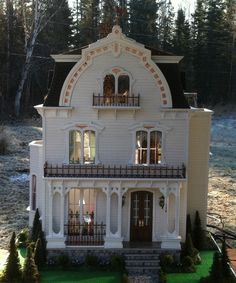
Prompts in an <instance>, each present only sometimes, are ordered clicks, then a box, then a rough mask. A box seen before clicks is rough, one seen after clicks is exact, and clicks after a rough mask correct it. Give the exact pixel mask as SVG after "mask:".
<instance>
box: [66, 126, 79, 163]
mask: <svg viewBox="0 0 236 283" xmlns="http://www.w3.org/2000/svg"><path fill="white" fill-rule="evenodd" d="M69 162H70V163H80V162H81V133H80V132H79V131H70V134H69Z"/></svg>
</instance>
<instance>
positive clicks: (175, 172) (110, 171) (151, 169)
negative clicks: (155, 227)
mask: <svg viewBox="0 0 236 283" xmlns="http://www.w3.org/2000/svg"><path fill="white" fill-rule="evenodd" d="M44 177H57V178H58V177H63V178H113V179H114V178H119V179H185V178H186V168H185V165H182V166H167V165H165V166H161V165H149V166H148V165H128V166H115V165H114V166H107V165H79V164H68V165H65V164H61V165H50V164H48V163H47V162H46V163H45V165H44Z"/></svg>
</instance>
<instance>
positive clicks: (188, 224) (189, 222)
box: [186, 214, 192, 237]
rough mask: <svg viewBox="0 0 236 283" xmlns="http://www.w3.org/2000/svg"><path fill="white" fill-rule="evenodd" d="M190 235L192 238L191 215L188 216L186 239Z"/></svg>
mask: <svg viewBox="0 0 236 283" xmlns="http://www.w3.org/2000/svg"><path fill="white" fill-rule="evenodd" d="M188 234H190V235H191V236H192V222H191V216H190V214H187V221H186V237H187V235H188Z"/></svg>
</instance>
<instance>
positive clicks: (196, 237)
mask: <svg viewBox="0 0 236 283" xmlns="http://www.w3.org/2000/svg"><path fill="white" fill-rule="evenodd" d="M205 242H206V239H205V233H204V231H203V229H202V225H201V219H200V216H199V212H198V211H196V214H195V220H194V229H193V243H194V246H195V247H196V248H197V249H198V250H202V249H203V248H204V246H205Z"/></svg>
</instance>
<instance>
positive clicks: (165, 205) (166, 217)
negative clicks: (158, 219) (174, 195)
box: [160, 188, 169, 235]
mask: <svg viewBox="0 0 236 283" xmlns="http://www.w3.org/2000/svg"><path fill="white" fill-rule="evenodd" d="M160 192H161V193H162V195H163V196H164V207H163V209H164V212H165V218H164V235H167V234H168V208H169V207H168V206H169V195H168V193H167V188H161V189H160Z"/></svg>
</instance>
